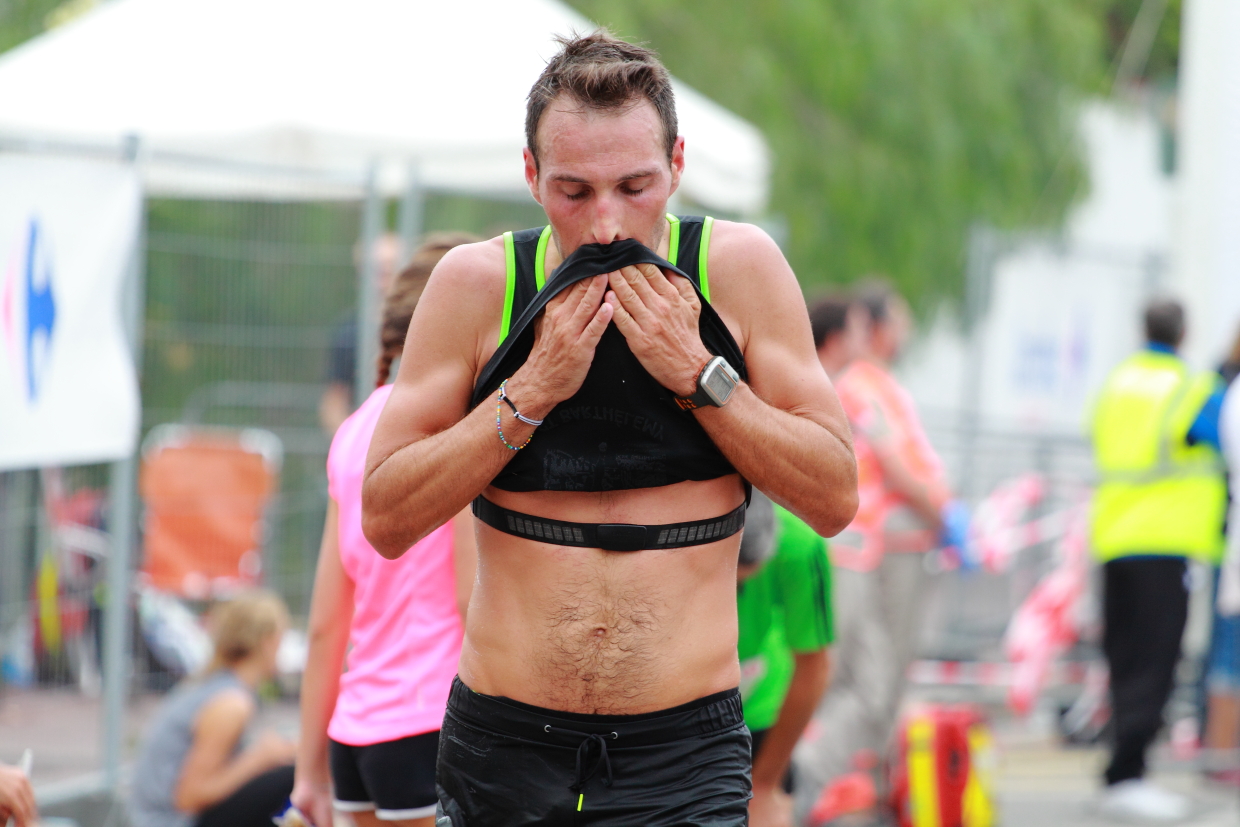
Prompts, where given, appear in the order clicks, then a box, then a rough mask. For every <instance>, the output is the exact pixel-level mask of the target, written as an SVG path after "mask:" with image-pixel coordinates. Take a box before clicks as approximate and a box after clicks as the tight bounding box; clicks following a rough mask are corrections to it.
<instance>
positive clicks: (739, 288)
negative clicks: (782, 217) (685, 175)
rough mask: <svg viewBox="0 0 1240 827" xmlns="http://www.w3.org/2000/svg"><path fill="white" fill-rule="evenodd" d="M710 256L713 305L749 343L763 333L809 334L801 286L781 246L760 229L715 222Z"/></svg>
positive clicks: (709, 269)
mask: <svg viewBox="0 0 1240 827" xmlns="http://www.w3.org/2000/svg"><path fill="white" fill-rule="evenodd" d="M707 256H708V258H707V271H708V273H709V277H710V293H711V303H712V304H713V305H715V307H716V309H717V310H718V311H719V312H720V314H721V315H723V316H724V317H725V319H727V320H729V321H730V322H732V323H733V324H734V325H735V326H737V327H739V328H740V330H741V331H742V334H743V336H744V338H745V339H746V340H748V339H749V338H751V337H752V336H753V335H763V331H771V332H781V333H788V332H792V331H799V329H800V328H801V327H802V326H803V327H804V328H805V330H806V331H808V329H809V318H808V316H807V314H806V310H805V299H804V297H803V296H802V295H801V287H800V285H799V284H798V283H797V279H796V276H795V275H794V274H793V272H792V268H791V267H790V266H789V265H788V261H787V259H785V258H784V254H783V252H782V251H781V250H780V249H779V245H778V244H776V243H775V241H774V239H772V238H771V237H770V236H769V235H767V233H766V231H765V230H763V229H762V228H761V227H756V226H754V225H753V224H745V223H742V222H738V221H715V228H714V230H713V232H712V233H711V238H710V249H709V250H708V251H707ZM743 346H744V342H742V347H743Z"/></svg>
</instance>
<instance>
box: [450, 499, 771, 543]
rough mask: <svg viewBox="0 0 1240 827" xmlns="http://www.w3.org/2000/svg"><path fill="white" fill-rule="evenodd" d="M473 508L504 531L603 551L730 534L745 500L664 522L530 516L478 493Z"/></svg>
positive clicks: (739, 526)
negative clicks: (702, 516)
mask: <svg viewBox="0 0 1240 827" xmlns="http://www.w3.org/2000/svg"><path fill="white" fill-rule="evenodd" d="M746 500H748V497H746ZM473 512H474V516H475V517H477V518H478V519H479V520H481V521H482V522H484V523H486V524H487V525H489V526H491V528H495V529H498V530H500V531H502V532H504V533H505V534H512V535H514V536H516V537H524V538H526V539H527V540H535V541H537V542H543V543H553V544H555V545H557V546H575V547H577V548H601V549H603V550H604V551H644V550H646V549H660V548H686V547H688V546H700V545H705V544H706V543H713V542H715V541H716V540H722V539H723V538H725V537H731V536H732V535H733V534H735V533H736V532H738V531H740V530H741V529H742V528H744V526H745V503H741V504H740V505H738V506H737V507H736V508H734V509H732V510H731V511H729V512H728V513H727V514H724V515H723V516H722V517H714V518H712V519H709V520H693V521H691V522H687V523H667V524H666V525H632V524H630V523H570V522H565V521H563V520H548V519H547V518H546V517H534V516H531V515H529V514H522V513H521V512H519V511H511V510H509V509H507V508H502V507H501V506H498V505H496V504H495V503H493V502H491V501H490V500H488V499H487V498H486V497H481V496H479V497H476V498H475V499H474V505H473Z"/></svg>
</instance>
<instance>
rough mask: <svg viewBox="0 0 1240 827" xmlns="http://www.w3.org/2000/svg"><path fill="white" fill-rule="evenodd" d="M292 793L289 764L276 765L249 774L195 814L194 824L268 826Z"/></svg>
mask: <svg viewBox="0 0 1240 827" xmlns="http://www.w3.org/2000/svg"><path fill="white" fill-rule="evenodd" d="M292 793H293V767H292V766H291V765H290V766H287V767H276V768H275V769H274V770H268V771H267V772H265V773H263V774H262V775H259V776H256V777H254V778H251V779H250V780H249V781H247V782H245V783H244V784H242V785H241V786H240V787H239V788H237V791H236V792H235V793H233V794H232V795H230V796H228V798H225V799H224V800H223V801H221V802H220V803H218V804H216V805H214V806H213V807H211V808H210V809H207V810H203V812H202V815H200V816H198V821H197V822H195V827H270V825H271V817H272V816H273V815H275V814H276V813H278V812H280V811H281V810H283V809H284V805H285V803H286V802H287V801H288V797H289V796H290V795H292Z"/></svg>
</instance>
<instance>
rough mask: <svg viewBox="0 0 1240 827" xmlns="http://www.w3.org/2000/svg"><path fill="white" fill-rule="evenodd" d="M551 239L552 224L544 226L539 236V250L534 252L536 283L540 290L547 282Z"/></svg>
mask: <svg viewBox="0 0 1240 827" xmlns="http://www.w3.org/2000/svg"><path fill="white" fill-rule="evenodd" d="M550 240H551V225H550V224H548V225H547V226H545V227H543V231H542V235H540V236H539V237H538V250H537V252H535V253H534V284H535V286H537V287H538V289H539V290H542V289H543V285H544V284H546V283H547V242H548V241H550Z"/></svg>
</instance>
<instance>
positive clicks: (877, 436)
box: [797, 282, 960, 813]
mask: <svg viewBox="0 0 1240 827" xmlns="http://www.w3.org/2000/svg"><path fill="white" fill-rule="evenodd" d="M856 303H857V305H858V306H859V307H861V308H862V311H863V313H864V317H865V323H866V333H865V336H864V345H863V348H862V353H861V355H860V356H859V357H858V358H857V359H855V360H853V361H852V362H851V363H850V364H848V366H847V367H846V368H845V369H844V371H843V373H842V374H841V375H840V378H839V380H838V382H837V383H836V387H837V389H838V391H839V394H840V401H841V403H842V404H843V406H844V410H845V411H846V412H847V414H848V418H849V421H850V422H851V423H852V428H853V435H854V439H855V446H856V451H857V476H858V489H859V496H860V505H859V507H858V510H857V515H856V518H855V519H854V520H853V522H852V523H851V524H850V525H849V526H848V528H846V529H845V530H844V531H843V532H841V534H840V535H839V536H838V537H837V538H836V539H835V540H834V541H833V542H832V543H831V562H832V563H833V564H834V574H835V579H834V583H835V592H834V599H835V613H836V621H837V629H836V631H837V635H838V643H837V646H836V669H835V678H834V681H833V683H832V686H831V689H830V691H828V693H827V696H826V698H825V699H824V701H823V705H822V708H821V709H820V711H819V713H818V719H819V722H820V723H821V724H822V726H821V727H820V729H819V731H820V732H822V733H823V735H822V736H821V737H819V738H817V739H816V740H813V741H812V742H809V743H806V745H805V747H804V748H803V751H802V753H801V756H800V759H801V760H800V761H799V762H798V769H799V770H800V771H801V772H800V773H799V775H798V777H799V778H803V779H804V781H805V783H804V784H803V785H800V786H799V788H798V790H797V795H798V802H797V803H798V810H799V811H800V812H802V813H806V812H808V811H809V809H810V808H811V805H812V804H813V803H814V801H815V797H816V795H817V793H818V792H819V790H822V789H823V787H824V785H830V784H832V783H833V782H838V783H839V784H840V785H841V786H840V789H841V790H843V789H844V788H846V787H853V786H857V782H858V780H865V779H859V777H857V776H854V775H852V774H851V771H852V770H862V769H863V768H866V769H868V768H870V767H872V766H873V765H875V764H876V763H877V761H876V759H877V757H878V756H879V755H882V754H884V751H885V748H886V746H887V741H888V740H889V738H890V736H891V730H892V725H893V723H894V721H895V716H896V712H897V709H898V707H899V703H900V698H901V695H902V693H903V689H904V674H905V672H906V671H907V669H908V665H909V663H910V662H911V660H912V658H913V655H914V654H915V651H914V647H915V645H916V642H917V635H918V631H919V628H920V623H921V619H922V607H923V604H924V599H923V598H924V576H925V559H924V558H925V555H926V554H927V553H928V552H930V551H931V550H933V549H935V548H936V547H938V546H939V544H940V535H941V534H942V533H943V529H944V527H945V525H946V523H945V520H944V516H943V515H944V513H945V512H947V513H951V511H952V509H949V508H948V505H949V502H950V493H949V491H948V488H947V483H946V480H945V478H944V473H943V468H942V464H941V463H940V461H939V458H938V456H937V455H936V454H935V452H934V449H933V448H932V447H931V445H930V441H929V439H928V438H927V437H926V434H925V431H924V430H923V428H922V426H921V422H920V419H919V417H918V415H917V411H916V409H915V408H914V406H913V402H912V399H911V398H910V397H909V395H908V393H907V392H906V391H905V390H904V389H903V388H901V387H900V385H899V384H898V383H897V382H896V380H895V377H894V376H892V374H891V365H892V363H893V362H894V361H895V359H896V357H897V356H898V355H899V354H900V352H901V350H902V349H903V347H904V345H905V342H906V341H907V339H908V335H909V330H910V327H911V320H910V315H909V311H908V307H907V305H906V304H905V303H904V300H903V299H901V298H900V296H899V295H898V294H896V293H895V292H893V291H892V290H891V289H890V288H889V287H887V286H886V285H885V284H883V283H881V282H870V283H868V284H865V285H863V286H862V287H861V289H859V290H858V292H857V294H856ZM955 522H956V521H954V522H953V524H955ZM959 542H960V541H959V540H957V539H953V540H952V541H951V544H958V543H959ZM865 786H868V784H866V785H865ZM826 795H827V800H832V799H839V800H844V799H846V798H848V797H847V796H844V795H842V794H841V793H839V792H838V791H833V790H832V789H831V787H830V786H827V789H826Z"/></svg>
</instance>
